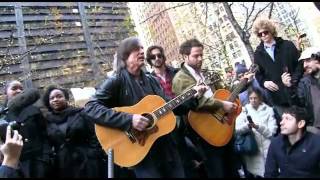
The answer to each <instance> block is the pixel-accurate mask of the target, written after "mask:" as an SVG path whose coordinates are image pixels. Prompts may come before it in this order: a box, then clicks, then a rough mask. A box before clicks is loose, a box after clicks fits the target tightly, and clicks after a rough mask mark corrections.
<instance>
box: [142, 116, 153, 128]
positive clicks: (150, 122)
mask: <svg viewBox="0 0 320 180" xmlns="http://www.w3.org/2000/svg"><path fill="white" fill-rule="evenodd" d="M142 116H143V117H145V118H147V119H148V120H149V125H148V127H147V129H151V128H153V126H154V125H155V124H154V123H155V121H154V119H153V117H152V115H151V114H149V113H144V114H142Z"/></svg>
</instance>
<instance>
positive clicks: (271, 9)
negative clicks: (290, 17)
mask: <svg viewBox="0 0 320 180" xmlns="http://www.w3.org/2000/svg"><path fill="white" fill-rule="evenodd" d="M273 6H274V2H271V6H270V11H269V15H268V18H269V19H271V16H272V11H273Z"/></svg>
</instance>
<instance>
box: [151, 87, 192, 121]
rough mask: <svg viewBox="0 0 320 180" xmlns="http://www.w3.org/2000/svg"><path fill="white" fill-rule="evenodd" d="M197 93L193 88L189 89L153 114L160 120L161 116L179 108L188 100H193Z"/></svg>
mask: <svg viewBox="0 0 320 180" xmlns="http://www.w3.org/2000/svg"><path fill="white" fill-rule="evenodd" d="M196 93H197V91H196V90H194V89H193V88H191V89H189V90H188V91H186V92H185V93H183V94H180V95H179V96H177V97H175V98H174V99H172V100H170V101H169V102H167V103H166V104H165V105H163V106H162V107H160V108H159V109H157V110H155V111H154V112H153V114H154V115H155V116H156V117H157V118H160V117H161V116H163V115H165V114H167V113H168V112H171V111H172V110H173V109H174V108H176V107H178V106H179V105H181V104H183V103H184V102H186V101H187V100H189V99H191V98H192V97H193V96H194V95H195V94H196Z"/></svg>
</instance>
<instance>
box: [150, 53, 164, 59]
mask: <svg viewBox="0 0 320 180" xmlns="http://www.w3.org/2000/svg"><path fill="white" fill-rule="evenodd" d="M156 57H158V59H160V58H163V55H162V54H151V55H150V59H156Z"/></svg>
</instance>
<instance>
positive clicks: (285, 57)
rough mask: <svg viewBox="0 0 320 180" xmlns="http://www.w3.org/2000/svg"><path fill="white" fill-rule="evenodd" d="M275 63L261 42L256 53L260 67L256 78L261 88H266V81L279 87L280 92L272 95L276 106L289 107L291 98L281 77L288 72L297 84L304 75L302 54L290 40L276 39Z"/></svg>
mask: <svg viewBox="0 0 320 180" xmlns="http://www.w3.org/2000/svg"><path fill="white" fill-rule="evenodd" d="M275 41H276V45H275V52H274V58H275V61H273V60H272V58H271V57H270V56H269V54H268V53H267V51H266V50H265V49H264V44H263V42H261V43H260V44H259V45H258V46H257V49H256V51H255V52H254V62H255V63H256V64H257V65H258V66H259V70H258V72H256V75H255V76H256V78H257V80H258V82H259V84H260V86H261V87H264V82H265V81H273V82H274V83H275V84H277V85H278V86H279V90H278V91H276V92H272V91H269V90H267V92H268V93H269V94H270V96H271V98H272V101H273V104H274V105H284V106H288V105H289V104H290V103H291V102H290V97H289V96H288V92H287V91H288V88H287V87H286V86H284V84H283V83H282V80H281V75H282V74H283V73H284V72H285V71H287V72H289V73H290V74H291V75H292V82H293V83H294V84H297V83H298V81H299V79H300V78H301V77H302V74H303V67H302V63H300V64H299V63H298V59H299V57H300V52H299V51H298V50H297V48H296V47H295V45H294V44H293V43H292V42H291V41H288V40H283V39H282V38H280V37H276V38H275Z"/></svg>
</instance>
